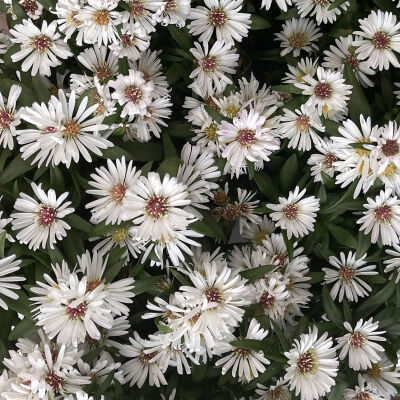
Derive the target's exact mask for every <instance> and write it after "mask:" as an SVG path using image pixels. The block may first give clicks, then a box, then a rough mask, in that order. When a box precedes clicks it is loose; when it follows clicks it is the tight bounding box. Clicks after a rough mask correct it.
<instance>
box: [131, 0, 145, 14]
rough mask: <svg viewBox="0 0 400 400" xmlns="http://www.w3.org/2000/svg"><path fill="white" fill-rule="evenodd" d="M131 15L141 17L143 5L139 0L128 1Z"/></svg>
mask: <svg viewBox="0 0 400 400" xmlns="http://www.w3.org/2000/svg"><path fill="white" fill-rule="evenodd" d="M130 8H131V15H133V16H134V17H141V16H142V15H143V14H144V7H143V4H142V2H141V1H140V0H136V1H133V2H132V3H130Z"/></svg>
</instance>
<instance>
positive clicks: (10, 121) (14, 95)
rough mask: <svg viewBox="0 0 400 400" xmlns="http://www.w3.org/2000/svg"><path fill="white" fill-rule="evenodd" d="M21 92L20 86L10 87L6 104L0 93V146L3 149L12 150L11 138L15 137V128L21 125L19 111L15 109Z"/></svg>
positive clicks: (12, 142)
mask: <svg viewBox="0 0 400 400" xmlns="http://www.w3.org/2000/svg"><path fill="white" fill-rule="evenodd" d="M21 91H22V88H21V86H18V85H12V86H11V89H10V92H9V93H8V98H7V103H5V102H4V98H3V95H2V94H1V93H0V146H2V147H3V148H4V149H7V148H8V149H10V150H12V149H13V148H14V139H13V137H14V136H15V135H16V127H17V126H18V125H19V124H20V123H21V119H20V116H21V110H17V108H16V106H17V101H18V98H19V96H20V94H21Z"/></svg>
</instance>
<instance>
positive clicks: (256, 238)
mask: <svg viewBox="0 0 400 400" xmlns="http://www.w3.org/2000/svg"><path fill="white" fill-rule="evenodd" d="M266 238H267V234H266V232H263V231H259V232H257V233H256V234H255V235H254V242H255V243H256V245H257V246H262V244H263V241H264V240H265V239H266Z"/></svg>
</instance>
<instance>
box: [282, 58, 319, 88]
mask: <svg viewBox="0 0 400 400" xmlns="http://www.w3.org/2000/svg"><path fill="white" fill-rule="evenodd" d="M317 68H318V59H317V60H315V61H313V60H312V59H311V58H308V57H306V58H302V59H300V61H299V62H298V63H297V66H296V67H294V66H292V65H289V64H288V69H289V72H286V74H285V75H286V76H285V77H284V78H283V79H282V81H283V83H287V84H291V83H293V84H294V83H299V82H303V76H304V75H310V76H311V77H313V76H314V75H315V74H316V73H317Z"/></svg>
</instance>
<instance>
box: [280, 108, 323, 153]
mask: <svg viewBox="0 0 400 400" xmlns="http://www.w3.org/2000/svg"><path fill="white" fill-rule="evenodd" d="M283 112H284V115H283V116H282V117H281V119H280V125H279V129H280V132H281V137H282V138H289V139H290V141H289V144H288V147H289V148H293V149H298V150H300V151H309V150H311V145H312V144H314V145H318V144H319V143H320V142H321V140H322V139H321V137H320V136H319V135H318V134H317V133H316V132H315V130H317V131H319V132H325V127H324V126H323V125H322V124H321V120H320V118H319V115H318V114H317V112H316V111H315V108H313V107H306V106H305V105H304V104H302V105H301V108H300V110H298V109H297V110H295V112H293V111H291V110H288V109H287V108H284V109H283ZM314 129H315V130H314Z"/></svg>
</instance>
